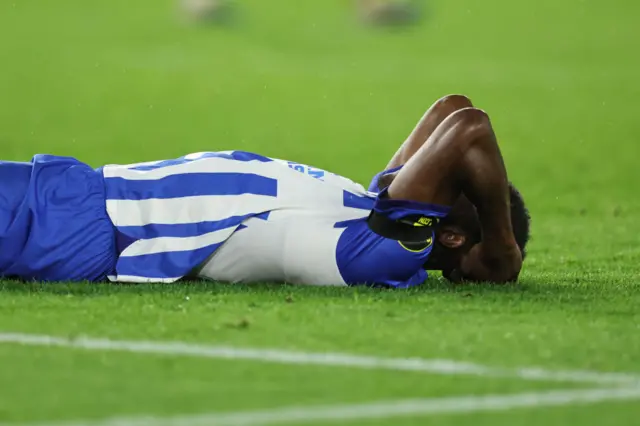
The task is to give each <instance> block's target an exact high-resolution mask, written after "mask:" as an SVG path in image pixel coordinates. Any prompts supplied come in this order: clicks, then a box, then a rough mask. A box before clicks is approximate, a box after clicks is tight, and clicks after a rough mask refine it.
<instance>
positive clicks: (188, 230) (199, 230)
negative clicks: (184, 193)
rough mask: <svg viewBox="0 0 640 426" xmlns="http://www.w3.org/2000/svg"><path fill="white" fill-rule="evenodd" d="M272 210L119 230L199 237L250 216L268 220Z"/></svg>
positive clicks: (135, 235) (140, 236) (138, 234)
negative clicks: (210, 219) (206, 220)
mask: <svg viewBox="0 0 640 426" xmlns="http://www.w3.org/2000/svg"><path fill="white" fill-rule="evenodd" d="M269 213H270V212H264V213H260V214H257V215H256V214H248V215H244V216H230V217H227V218H225V219H222V220H216V221H211V222H197V223H178V224H160V223H152V224H149V225H144V226H119V227H118V231H120V232H121V233H123V234H125V235H127V236H128V237H130V238H134V239H143V238H144V239H148V238H158V237H181V238H185V237H197V236H198V235H204V234H208V233H209V232H213V231H218V230H220V229H225V228H230V227H232V226H236V225H237V224H238V223H242V222H244V221H245V220H247V219H248V218H250V217H257V218H259V219H263V220H267V218H268V217H269Z"/></svg>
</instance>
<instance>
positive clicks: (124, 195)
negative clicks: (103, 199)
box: [105, 173, 278, 200]
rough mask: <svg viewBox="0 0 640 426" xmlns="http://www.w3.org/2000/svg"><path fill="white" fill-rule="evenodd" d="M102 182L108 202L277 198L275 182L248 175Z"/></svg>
mask: <svg viewBox="0 0 640 426" xmlns="http://www.w3.org/2000/svg"><path fill="white" fill-rule="evenodd" d="M105 183H106V184H107V186H108V189H109V191H108V197H109V199H110V200H149V199H152V198H154V199H165V198H180V197H194V196H202V195H240V194H255V195H268V196H272V197H276V196H277V195H278V181H277V180H276V179H273V178H269V177H265V176H260V175H256V174H251V173H184V174H176V175H169V176H166V177H163V178H161V179H156V180H129V179H124V178H121V177H108V178H105ZM159 189H162V190H161V191H159Z"/></svg>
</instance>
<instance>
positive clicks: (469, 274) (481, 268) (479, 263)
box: [459, 242, 522, 283]
mask: <svg viewBox="0 0 640 426" xmlns="http://www.w3.org/2000/svg"><path fill="white" fill-rule="evenodd" d="M521 269H522V253H521V252H520V248H519V247H518V246H517V245H516V244H515V242H513V243H511V244H507V245H505V246H501V247H499V248H496V247H489V246H488V245H487V244H485V243H482V242H481V243H478V244H476V245H475V246H473V247H472V248H471V250H469V252H468V253H467V254H466V255H465V256H463V258H462V260H461V262H460V271H459V273H460V276H461V278H462V280H464V281H484V282H494V283H507V282H512V281H516V280H517V279H518V275H519V274H520V270H521Z"/></svg>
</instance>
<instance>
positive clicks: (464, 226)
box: [426, 183, 531, 278]
mask: <svg viewBox="0 0 640 426" xmlns="http://www.w3.org/2000/svg"><path fill="white" fill-rule="evenodd" d="M509 195H510V199H511V226H512V228H513V234H514V236H515V239H516V243H517V244H518V247H520V251H521V252H522V258H523V259H524V257H525V255H526V246H527V242H528V241H529V226H530V221H531V218H530V216H529V211H528V210H527V207H526V206H525V204H524V199H523V198H522V195H521V194H520V192H519V191H518V190H517V189H516V188H515V187H514V186H513V184H511V183H509ZM481 239H482V231H481V228H480V219H479V218H478V213H477V211H476V208H475V207H474V205H473V204H472V203H471V201H469V199H468V198H467V197H465V196H464V195H462V196H460V197H459V198H458V200H457V201H456V203H455V204H454V205H453V206H452V208H451V212H450V213H449V215H448V216H447V217H446V218H445V219H443V220H442V221H441V222H440V225H439V226H438V228H437V229H436V242H435V244H434V247H433V251H432V253H431V256H430V259H429V262H428V264H427V265H426V266H427V268H428V269H437V270H441V271H442V274H443V275H444V276H445V277H446V278H451V272H452V271H454V270H455V269H457V268H458V265H459V263H460V260H461V258H462V256H463V255H464V254H465V253H467V252H468V251H469V250H470V249H471V247H473V245H474V244H476V243H478V242H480V240H481Z"/></svg>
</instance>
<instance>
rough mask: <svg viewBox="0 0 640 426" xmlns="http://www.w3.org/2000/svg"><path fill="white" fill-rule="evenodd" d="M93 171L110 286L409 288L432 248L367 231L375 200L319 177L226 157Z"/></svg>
mask: <svg viewBox="0 0 640 426" xmlns="http://www.w3.org/2000/svg"><path fill="white" fill-rule="evenodd" d="M102 173H103V176H104V181H105V190H106V209H107V213H108V216H109V217H110V219H111V221H112V222H113V224H114V226H115V228H116V233H117V237H116V240H117V245H118V251H119V252H120V255H119V258H118V260H117V263H116V267H115V273H114V274H113V275H111V276H109V279H110V280H112V281H124V282H158V281H161V282H173V281H176V280H179V279H181V278H183V277H187V276H199V277H203V278H209V279H215V280H222V281H230V282H248V281H286V282H293V283H305V284H316V285H345V284H358V283H368V284H386V285H391V286H395V287H408V286H412V285H416V284H419V283H421V282H422V281H424V279H425V278H426V272H424V270H423V269H422V265H423V264H424V262H425V260H426V258H427V256H428V254H429V252H430V251H431V247H430V246H428V247H426V248H425V249H423V250H420V251H417V252H416V251H411V250H408V249H406V248H404V247H403V246H402V245H401V244H399V243H398V242H396V241H392V240H388V239H385V238H383V237H380V236H378V235H376V234H374V233H373V232H371V231H370V230H369V229H368V226H367V225H366V218H367V216H368V215H369V212H370V211H371V209H372V207H373V205H374V203H375V200H376V196H377V194H376V193H373V192H369V191H367V190H365V189H364V187H362V186H361V185H359V184H356V183H354V182H353V181H351V180H349V179H346V178H344V177H341V176H338V175H335V174H332V173H329V172H326V171H324V170H320V169H316V168H313V167H309V166H306V165H302V164H297V163H293V162H288V161H284V160H278V159H272V158H267V157H263V156H260V155H257V154H252V153H247V152H242V151H226V152H205V153H197V154H190V155H187V156H185V157H182V158H179V159H176V160H168V161H158V162H149V163H141V164H132V165H109V166H105V167H103V168H102ZM430 213H431V214H433V212H430ZM438 214H439V213H438Z"/></svg>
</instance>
